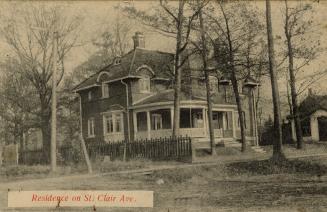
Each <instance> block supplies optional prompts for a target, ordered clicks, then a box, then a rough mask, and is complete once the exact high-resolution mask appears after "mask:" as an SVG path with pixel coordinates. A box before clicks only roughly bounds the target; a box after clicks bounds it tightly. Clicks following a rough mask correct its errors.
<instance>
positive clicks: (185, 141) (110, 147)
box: [19, 137, 192, 165]
mask: <svg viewBox="0 0 327 212" xmlns="http://www.w3.org/2000/svg"><path fill="white" fill-rule="evenodd" d="M125 146H126V148H125ZM87 149H88V152H89V156H90V158H93V159H94V158H96V157H99V156H100V157H103V156H109V157H110V160H122V159H123V156H124V150H125V149H126V159H127V160H132V159H136V158H144V159H150V160H177V161H190V160H191V158H192V145H191V138H189V137H176V138H172V137H168V138H159V139H151V140H136V141H131V142H125V141H120V142H112V143H89V144H88V145H87ZM57 152H58V153H59V154H57V156H59V155H60V157H59V158H58V160H59V161H58V162H59V163H60V164H61V163H62V164H65V163H70V162H78V161H81V160H84V157H83V155H82V154H83V153H82V152H79V153H76V150H75V149H74V148H73V147H72V146H67V147H59V148H58V149H57ZM43 157H44V155H43V150H42V149H40V150H28V151H21V152H20V153H19V163H20V164H28V165H32V164H44V162H45V160H44V158H43Z"/></svg>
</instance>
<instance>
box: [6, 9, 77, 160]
mask: <svg viewBox="0 0 327 212" xmlns="http://www.w3.org/2000/svg"><path fill="white" fill-rule="evenodd" d="M10 6H11V7H9V9H10V10H11V13H10V14H20V15H19V16H11V15H7V16H5V15H4V17H2V18H3V19H4V20H5V24H4V25H3V26H2V27H1V33H2V35H3V36H4V38H5V41H6V43H7V44H8V46H9V47H10V48H11V50H12V51H13V53H14V57H15V60H16V61H17V63H16V66H17V67H18V68H16V69H15V71H17V72H19V74H20V76H21V80H20V81H19V83H23V82H26V81H28V82H29V84H30V86H31V87H30V89H28V91H29V92H31V93H32V94H35V95H26V97H28V98H30V100H32V102H37V104H36V105H33V106H34V107H33V110H34V113H35V115H36V116H37V118H38V119H39V121H38V122H39V124H40V128H41V129H42V135H43V136H42V137H43V146H44V150H45V152H44V159H45V160H46V161H49V157H50V154H49V146H50V145H49V142H50V123H49V122H50V116H51V110H50V105H51V96H52V73H53V64H54V63H58V67H60V68H59V70H56V71H57V72H58V78H57V85H59V83H60V81H61V80H62V78H63V76H64V72H65V68H64V67H65V65H64V61H65V57H66V55H67V53H68V52H69V51H70V50H71V49H72V48H73V47H74V46H75V45H76V43H77V39H78V37H79V30H80V25H81V22H82V18H81V16H78V15H75V16H70V15H67V14H69V13H67V10H68V8H64V7H58V6H49V7H48V6H47V5H44V4H38V5H36V4H29V3H24V4H20V5H10ZM55 42H56V43H57V44H58V45H56V46H57V49H54V46H55V45H54V44H55ZM54 51H56V52H57V55H58V58H56V61H54V58H53V55H54V54H53V53H54ZM10 71H12V70H10Z"/></svg>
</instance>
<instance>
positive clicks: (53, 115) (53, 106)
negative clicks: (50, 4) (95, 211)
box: [51, 30, 58, 172]
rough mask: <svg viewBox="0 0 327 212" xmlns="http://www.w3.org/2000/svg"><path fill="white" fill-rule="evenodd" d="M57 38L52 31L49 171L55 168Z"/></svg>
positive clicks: (56, 34) (55, 33) (56, 33)
mask: <svg viewBox="0 0 327 212" xmlns="http://www.w3.org/2000/svg"><path fill="white" fill-rule="evenodd" d="M57 39H58V32H57V31H56V30H54V31H53V45H52V54H53V58H52V59H53V63H52V69H53V70H52V96H51V171H52V172H55V171H56V169H57V155H56V154H57V94H56V88H57V77H56V73H57V58H58V57H57V51H58V47H57V44H58V43H57Z"/></svg>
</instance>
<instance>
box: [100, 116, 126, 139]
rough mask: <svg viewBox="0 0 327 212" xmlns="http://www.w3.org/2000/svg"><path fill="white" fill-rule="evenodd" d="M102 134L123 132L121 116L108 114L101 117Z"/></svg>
mask: <svg viewBox="0 0 327 212" xmlns="http://www.w3.org/2000/svg"><path fill="white" fill-rule="evenodd" d="M103 126H104V134H110V133H121V132H123V114H122V113H110V114H107V115H104V117H103Z"/></svg>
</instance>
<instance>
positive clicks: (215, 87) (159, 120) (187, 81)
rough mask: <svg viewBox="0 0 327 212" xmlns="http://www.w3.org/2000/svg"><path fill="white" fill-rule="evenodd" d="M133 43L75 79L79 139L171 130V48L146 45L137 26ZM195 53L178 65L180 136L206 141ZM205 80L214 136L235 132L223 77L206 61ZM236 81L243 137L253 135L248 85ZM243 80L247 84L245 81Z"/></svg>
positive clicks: (228, 138)
mask: <svg viewBox="0 0 327 212" xmlns="http://www.w3.org/2000/svg"><path fill="white" fill-rule="evenodd" d="M133 40H134V48H133V49H132V50H131V51H130V52H128V53H127V54H125V55H123V56H122V57H117V58H115V59H114V61H113V63H112V64H110V65H109V66H107V67H105V68H104V69H102V70H100V71H99V72H98V73H96V74H94V75H92V76H90V77H89V78H88V79H86V80H85V81H83V82H81V83H80V84H79V85H78V86H77V87H76V88H75V92H76V93H78V94H79V95H80V108H81V119H82V120H81V123H82V133H83V137H84V139H85V141H86V142H87V143H88V144H90V143H92V142H115V141H121V140H130V141H133V140H136V139H152V138H159V137H169V136H171V135H172V126H173V117H174V114H173V112H174V110H173V105H174V90H173V62H174V54H172V53H168V52H160V51H154V50H148V49H146V48H145V38H144V35H143V34H142V33H140V32H137V33H136V34H135V35H134V36H133ZM200 58H201V57H199V55H192V56H190V57H188V59H187V61H186V62H185V63H184V65H183V71H182V73H183V74H182V91H181V101H180V130H179V134H180V135H181V136H186V135H187V136H190V137H192V138H194V139H195V140H197V141H202V142H206V141H208V142H209V132H208V116H207V103H206V89H205V81H204V77H203V68H202V62H201V59H200ZM212 68H213V69H212V70H213V71H212V74H211V75H212V76H210V84H211V88H210V89H211V91H212V97H211V98H212V100H213V127H214V134H215V138H216V140H215V141H216V142H217V143H218V142H225V143H226V142H227V143H228V142H232V141H235V140H237V139H238V138H239V137H240V125H239V118H238V117H239V115H240V114H238V112H237V106H236V103H235V98H234V96H233V92H232V87H231V85H230V83H229V80H227V79H226V78H223V79H222V78H221V77H222V76H221V75H217V74H216V73H217V72H216V71H214V70H215V69H214V67H212ZM244 85H245V86H241V87H240V90H242V94H241V97H242V104H243V109H244V111H243V114H241V115H243V116H244V117H245V122H246V136H247V140H248V141H250V142H252V143H254V141H255V135H256V130H255V128H256V127H255V115H254V114H255V113H254V95H253V85H256V83H255V82H254V81H253V80H251V79H250V78H249V79H247V80H246V82H244ZM246 85H249V86H246Z"/></svg>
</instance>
